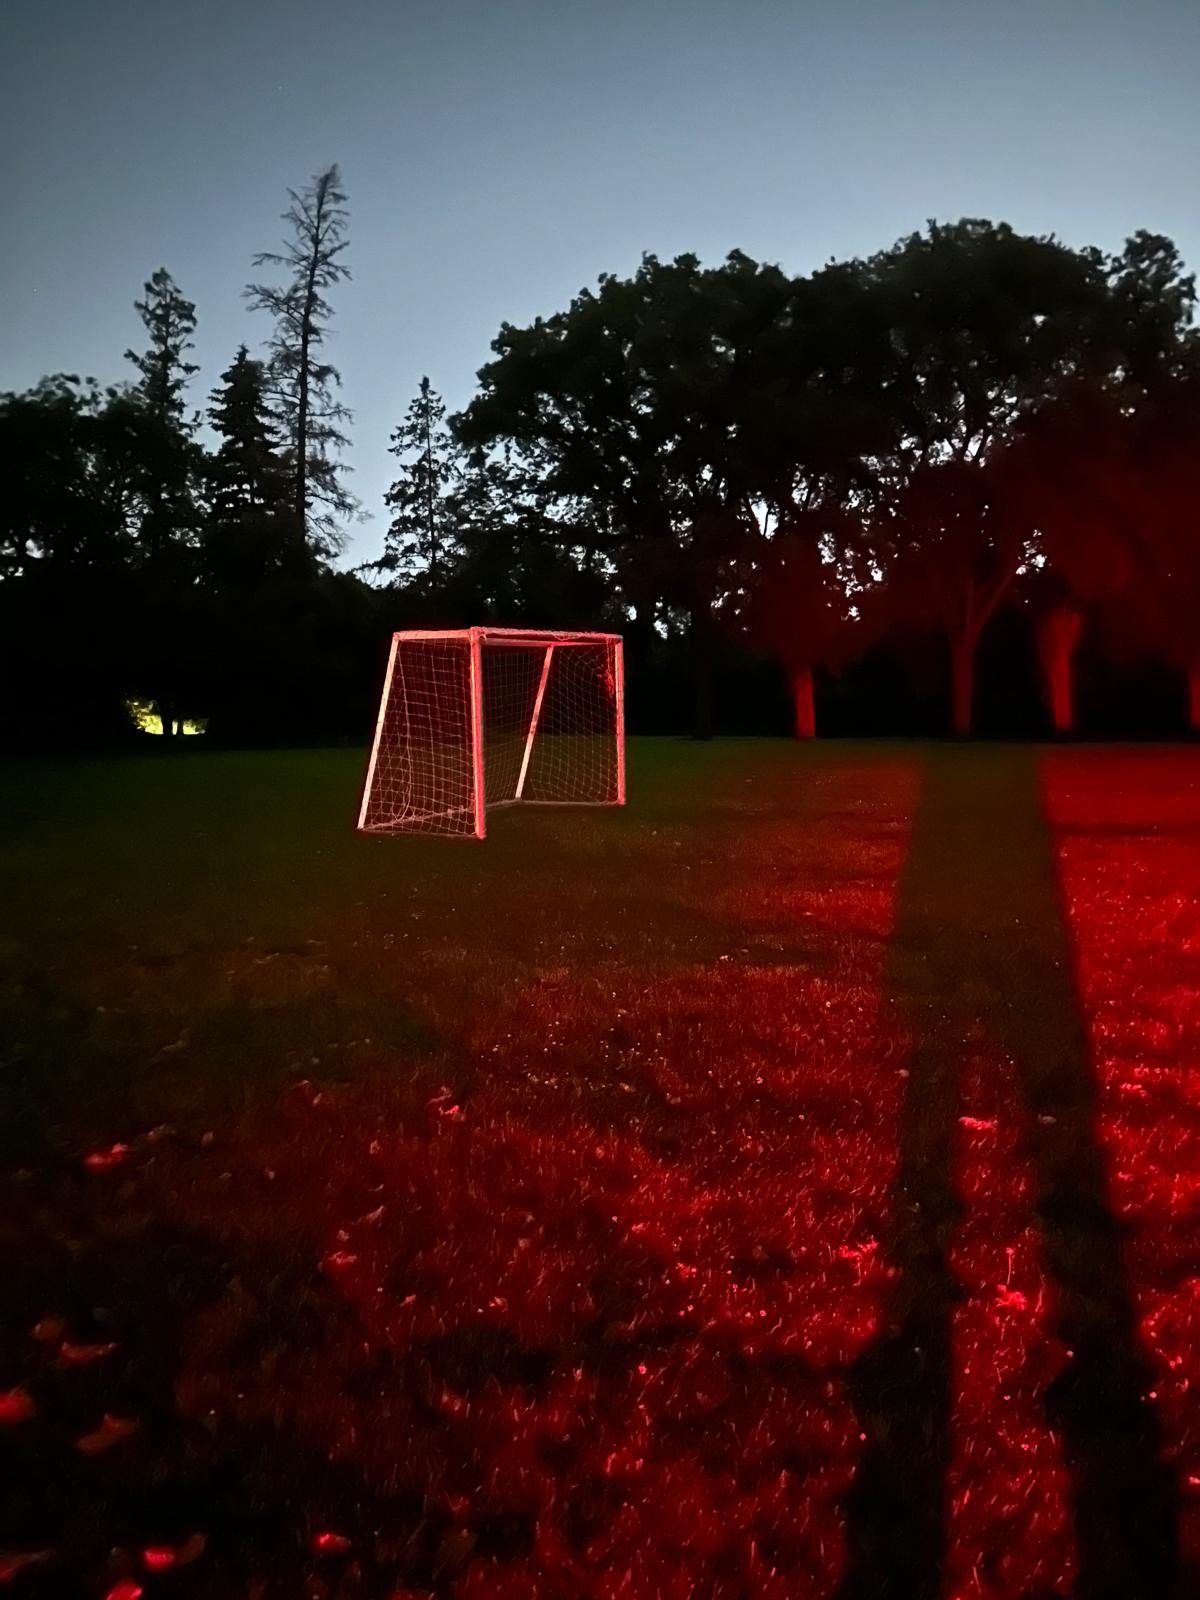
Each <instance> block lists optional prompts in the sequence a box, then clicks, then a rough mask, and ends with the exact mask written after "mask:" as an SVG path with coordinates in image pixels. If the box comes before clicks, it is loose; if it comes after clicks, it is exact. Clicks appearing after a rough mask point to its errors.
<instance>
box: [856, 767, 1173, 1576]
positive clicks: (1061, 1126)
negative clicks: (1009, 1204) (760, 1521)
mask: <svg viewBox="0 0 1200 1600" xmlns="http://www.w3.org/2000/svg"><path fill="white" fill-rule="evenodd" d="M885 991H886V994H887V996H888V1000H889V1003H890V1004H891V1005H893V1006H894V1007H895V1008H896V1013H897V1020H898V1022H899V1024H900V1026H901V1027H902V1028H903V1029H904V1031H905V1032H906V1033H907V1035H908V1037H909V1039H910V1041H911V1046H910V1052H911V1053H910V1062H909V1070H910V1074H911V1076H910V1080H909V1088H908V1095H907V1098H906V1103H905V1106H904V1111H903V1114H902V1119H901V1129H900V1141H901V1153H900V1164H899V1168H898V1172H897V1177H896V1182H895V1186H894V1193H893V1211H892V1215H893V1235H892V1238H891V1239H890V1241H889V1250H890V1256H891V1261H892V1264H893V1266H894V1268H895V1270H896V1279H895V1283H894V1289H893V1295H892V1301H891V1305H890V1307H889V1311H888V1316H887V1320H886V1323H885V1327H884V1330H883V1332H882V1334H881V1336H880V1337H879V1339H878V1340H877V1341H876V1342H875V1344H874V1345H873V1346H872V1347H871V1348H870V1349H869V1350H868V1351H867V1352H866V1354H865V1356H864V1357H863V1359H862V1360H861V1361H860V1362H859V1364H858V1366H857V1369H856V1371H855V1373H854V1375H853V1390H854V1396H855V1403H856V1406H857V1408H858V1413H859V1417H860V1420H861V1423H862V1428H863V1431H864V1432H865V1433H866V1435H867V1440H866V1444H865V1446H864V1455H863V1459H862V1464H861V1467H860V1470H859V1473H858V1477H857V1479H856V1483H855V1487H854V1489H853V1491H852V1493H851V1495H850V1497H849V1500H848V1504H847V1515H848V1547H849V1567H848V1572H847V1577H846V1581H845V1584H844V1585H843V1589H842V1596H843V1600H867V1597H875V1596H880V1597H888V1596H896V1597H900V1596H911V1597H915V1600H922V1597H926V1596H928V1597H930V1600H933V1597H935V1596H937V1595H938V1594H939V1593H940V1591H941V1588H942V1578H943V1570H944V1565H945V1543H946V1476H947V1468H948V1464H949V1455H950V1415H951V1408H952V1384H953V1374H952V1371H951V1320H952V1313H953V1308H954V1304H955V1300H956V1296H957V1293H958V1290H957V1286H956V1283H955V1280H954V1277H953V1274H952V1272H951V1270H950V1266H949V1263H948V1247H949V1242H950V1237H951V1234H952V1231H953V1228H954V1225H955V1221H956V1218H957V1212H958V1205H957V1200H956V1197H955V1194H954V1190H953V1178H952V1168H951V1162H952V1154H953V1135H954V1129H955V1122H956V1118H957V1116H958V1111H959V1092H960V1080H961V1077H962V1073H963V1068H964V1063H965V1061H966V1060H967V1058H968V1057H969V1056H970V1054H971V1052H972V1050H973V1049H974V1048H975V1047H976V1046H977V1045H978V1044H979V1043H980V1042H981V1041H982V1040H984V1039H987V1040H990V1041H991V1042H992V1043H993V1044H996V1045H999V1046H1001V1047H1002V1048H1003V1049H1005V1050H1006V1051H1007V1052H1008V1053H1009V1055H1010V1056H1011V1057H1012V1058H1013V1060H1014V1062H1015V1064H1016V1072H1017V1081H1018V1084H1019V1086H1020V1091H1021V1094H1022V1097H1023V1101H1024V1105H1025V1109H1026V1111H1027V1112H1028V1113H1029V1114H1030V1120H1031V1123H1032V1126H1033V1127H1034V1129H1035V1132H1036V1137H1035V1138H1034V1139H1033V1147H1032V1150H1031V1155H1032V1158H1033V1160H1034V1162H1035V1165H1036V1170H1037V1174H1038V1215H1039V1221H1040V1225H1041V1227H1042V1229H1043V1233H1044V1241H1045V1270H1046V1271H1047V1273H1048V1275H1049V1276H1050V1277H1051V1278H1052V1279H1053V1280H1054V1282H1055V1284H1056V1289H1057V1296H1058V1304H1059V1307H1060V1317H1059V1323H1060V1326H1059V1331H1060V1333H1061V1335H1062V1337H1063V1340H1064V1342H1065V1344H1066V1345H1067V1346H1068V1348H1069V1349H1071V1350H1072V1352H1073V1359H1072V1362H1071V1366H1070V1367H1069V1369H1068V1371H1067V1373H1066V1374H1065V1375H1064V1377H1063V1379H1062V1380H1061V1381H1060V1382H1059V1383H1058V1384H1057V1385H1056V1386H1055V1388H1054V1391H1053V1392H1052V1393H1051V1394H1050V1395H1048V1396H1047V1404H1048V1408H1049V1411H1050V1420H1051V1422H1052V1423H1053V1425H1054V1426H1055V1427H1056V1428H1057V1429H1058V1430H1059V1432H1060V1433H1061V1435H1062V1437H1063V1442H1064V1451H1065V1454H1066V1457H1067V1460H1068V1462H1069V1464H1070V1466H1071V1469H1072V1475H1073V1485H1074V1490H1073V1493H1074V1513H1075V1519H1076V1529H1077V1543H1078V1548H1079V1559H1080V1577H1079V1583H1078V1587H1077V1593H1078V1594H1079V1595H1080V1596H1081V1597H1084V1600H1109V1597H1112V1600H1116V1597H1117V1596H1118V1595H1119V1596H1123V1597H1136V1596H1142V1595H1146V1596H1149V1595H1155V1596H1165V1595H1170V1594H1171V1593H1172V1592H1174V1591H1175V1589H1176V1584H1177V1532H1176V1508H1175V1505H1174V1501H1173V1498H1172V1490H1171V1485H1170V1480H1169V1477H1168V1476H1167V1474H1165V1473H1164V1471H1163V1469H1162V1468H1161V1466H1160V1464H1159V1453H1158V1443H1159V1441H1158V1437H1157V1433H1156V1428H1155V1420H1154V1416H1153V1413H1152V1410H1151V1408H1150V1406H1149V1404H1148V1403H1147V1401H1146V1399H1145V1398H1144V1396H1145V1393H1146V1390H1147V1388H1148V1379H1147V1375H1146V1373H1145V1371H1144V1370H1143V1366H1142V1362H1141V1359H1140V1355H1139V1352H1138V1347H1137V1343H1136V1339H1135V1336H1134V1323H1133V1315H1132V1310H1131V1299H1130V1293H1129V1287H1128V1283H1127V1281H1126V1277H1125V1271H1124V1263H1123V1259H1122V1250H1121V1239H1120V1235H1119V1231H1118V1229H1117V1227H1116V1224H1115V1223H1114V1221H1113V1218H1112V1215H1111V1212H1110V1211H1109V1209H1108V1206H1107V1203H1106V1197H1105V1190H1104V1183H1103V1174H1102V1169H1101V1161H1100V1156H1099V1153H1098V1150H1097V1147H1096V1143H1095V1140H1094V1136H1093V1115H1094V1107H1093V1091H1092V1080H1091V1075H1090V1072H1089V1068H1088V1056H1087V1050H1086V1045H1085V1040H1084V1034H1083V1029H1082V1026H1081V1023H1080V1019H1079V1015H1078V1010H1077V1003H1076V997H1075V993H1074V988H1073V984H1072V966H1071V959H1070V950H1069V945H1068V940H1067V935H1066V931H1065V927H1064V924H1063V920H1062V916H1061V912H1060V906H1059V901H1058V894H1057V889H1056V883H1055V877H1054V867H1053V859H1052V855H1051V849H1050V840H1049V837H1048V833H1047V829H1046V827H1045V824H1044V822H1043V819H1042V816H1041V812H1040V809H1039V805H1038V791H1037V783H1036V772H1035V768H1034V759H1033V757H1032V755H1031V754H1030V753H1028V752H1025V751H1019V750H1014V749H1012V748H1004V747H994V748H990V749H983V750H980V749H973V750H970V751H966V750H960V749H956V748H947V749H945V750H943V751H938V752H935V753H934V754H932V755H931V756H930V758H929V760H928V763H927V767H926V772H925V778H924V785H923V790H922V796H921V801H920V804H919V806H918V810H917V816H916V821H915V826H914V832H913V837H912V843H911V847H910V852H909V857H908V861H907V863H906V866H905V870H904V872H903V874H902V877H901V883H900V902H899V907H898V914H897V923H896V930H895V934H894V936H893V941H892V947H891V952H890V956H889V961H888V964H887V970H886V974H885Z"/></svg>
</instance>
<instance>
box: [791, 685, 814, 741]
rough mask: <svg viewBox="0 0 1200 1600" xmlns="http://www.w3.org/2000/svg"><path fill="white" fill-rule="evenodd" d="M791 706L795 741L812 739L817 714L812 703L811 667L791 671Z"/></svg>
mask: <svg viewBox="0 0 1200 1600" xmlns="http://www.w3.org/2000/svg"><path fill="white" fill-rule="evenodd" d="M792 705H793V707H794V708H795V723H794V729H795V734H796V737H797V739H812V738H814V737H815V736H816V732H817V714H816V708H815V705H814V702H813V670H812V668H811V667H794V668H793V669H792Z"/></svg>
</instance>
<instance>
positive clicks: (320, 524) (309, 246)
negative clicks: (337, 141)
mask: <svg viewBox="0 0 1200 1600" xmlns="http://www.w3.org/2000/svg"><path fill="white" fill-rule="evenodd" d="M288 196H289V199H290V202H291V203H290V205H289V206H288V209H287V210H286V211H285V212H284V213H283V220H284V221H285V222H286V223H287V224H288V225H289V226H290V228H291V230H292V237H291V239H290V240H288V241H287V242H286V243H285V244H284V247H283V249H282V250H281V251H272V250H264V251H261V252H260V253H259V254H258V255H256V256H255V258H254V265H255V266H256V267H258V266H273V267H281V268H282V269H283V270H284V272H285V273H286V282H284V283H283V284H282V285H281V286H274V285H271V284H263V283H254V284H250V285H249V286H248V288H247V290H246V294H247V297H248V299H249V301H250V306H251V309H253V310H256V311H267V312H269V313H270V314H271V316H272V317H274V319H275V328H274V332H273V333H272V336H271V340H270V345H269V348H270V352H271V355H270V364H269V373H270V378H271V383H272V387H273V395H274V402H275V407H276V415H277V417H278V419H279V422H280V424H281V428H282V431H283V435H284V438H285V440H286V441H287V448H288V460H289V465H290V470H291V479H292V505H293V509H294V512H295V526H296V528H297V529H298V530H300V534H299V536H300V537H301V538H303V537H305V536H307V538H308V540H309V542H310V543H311V545H312V548H313V550H314V551H315V552H316V553H317V555H319V556H322V557H324V556H329V555H332V554H333V553H334V552H335V551H336V550H337V549H339V548H340V545H341V542H342V537H343V536H342V534H341V532H340V530H339V528H338V518H339V517H346V516H349V515H350V514H351V513H352V512H353V511H354V509H355V505H356V502H355V500H354V497H353V495H351V494H350V493H349V491H348V490H347V489H346V488H345V486H344V485H343V483H342V482H341V474H342V473H343V472H345V471H346V470H347V469H346V467H345V465H344V464H343V463H341V462H339V461H337V460H335V459H333V457H334V454H335V453H336V452H337V451H338V450H340V449H342V448H343V447H344V446H345V444H346V443H347V439H346V436H345V434H344V433H343V432H342V431H341V425H342V424H343V423H347V422H349V421H351V420H352V419H351V413H350V412H349V411H348V410H347V408H346V407H345V406H344V405H343V404H342V403H341V402H340V401H339V400H338V399H337V397H336V391H337V390H338V389H339V388H340V386H341V376H340V374H339V373H338V370H337V368H336V367H335V366H333V365H332V363H331V362H329V361H325V360H322V359H321V358H320V353H321V350H322V347H323V345H324V343H325V338H326V334H327V331H328V328H327V324H328V322H329V320H330V318H331V317H332V316H333V307H332V306H331V305H330V303H329V301H328V300H327V299H326V298H325V293H326V291H327V290H329V289H332V288H333V287H334V286H335V285H337V284H339V283H341V282H342V281H343V280H344V279H346V278H349V276H350V269H349V267H347V266H346V264H345V262H344V261H343V260H342V254H343V252H344V251H345V250H346V248H347V247H348V245H349V242H350V241H349V239H348V237H347V234H346V228H347V224H348V220H349V213H348V212H347V210H346V195H345V192H344V191H343V190H342V187H341V177H340V174H339V172H338V169H337V167H336V165H335V166H331V167H327V168H326V169H325V171H324V172H320V173H317V174H316V175H315V176H314V178H313V180H312V182H311V183H310V184H309V186H308V188H306V189H305V190H304V191H303V193H300V194H298V193H297V192H296V191H295V190H294V189H289V190H288Z"/></svg>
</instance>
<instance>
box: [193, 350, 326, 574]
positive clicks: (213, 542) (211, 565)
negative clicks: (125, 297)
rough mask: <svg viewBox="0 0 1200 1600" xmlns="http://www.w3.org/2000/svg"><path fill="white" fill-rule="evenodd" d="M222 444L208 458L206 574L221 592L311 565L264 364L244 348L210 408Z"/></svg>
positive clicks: (232, 364)
mask: <svg viewBox="0 0 1200 1600" xmlns="http://www.w3.org/2000/svg"><path fill="white" fill-rule="evenodd" d="M208 417H209V421H210V423H211V424H212V427H213V430H214V432H215V433H216V434H217V437H218V438H219V439H220V444H219V445H218V447H217V449H216V451H215V453H214V454H213V455H212V456H211V457H210V458H209V461H208V470H207V478H208V491H209V493H208V498H209V512H208V518H207V520H206V524H205V530H204V538H203V559H204V567H205V571H206V575H207V576H208V578H209V580H210V581H211V582H212V583H214V584H215V585H216V586H217V587H218V588H220V589H232V588H240V589H245V588H248V587H255V586H257V585H259V584H261V583H263V582H264V581H265V580H266V579H267V578H268V577H270V576H271V575H272V574H282V573H285V572H295V571H299V570H304V569H307V567H309V566H310V565H311V561H310V558H309V556H308V553H307V551H306V549H304V548H303V547H302V546H301V547H299V548H298V545H299V541H297V539H296V538H295V524H294V516H295V511H294V506H293V502H292V494H291V487H292V486H291V480H290V477H289V474H288V470H287V465H286V463H285V462H284V460H283V458H282V456H281V455H280V452H279V449H278V440H277V436H276V429H275V422H274V419H273V417H272V416H271V413H270V409H269V402H268V398H267V392H266V375H265V372H264V369H263V364H262V362H261V361H254V360H252V359H251V357H250V354H249V351H248V350H247V349H246V346H245V345H244V344H243V345H241V346H240V347H239V349H238V351H237V354H236V355H235V356H234V358H233V361H232V362H231V363H230V365H229V366H228V367H227V368H226V370H225V371H224V372H223V373H222V375H221V383H220V386H219V387H218V388H217V389H215V390H214V391H213V395H212V400H211V404H210V405H209V408H208Z"/></svg>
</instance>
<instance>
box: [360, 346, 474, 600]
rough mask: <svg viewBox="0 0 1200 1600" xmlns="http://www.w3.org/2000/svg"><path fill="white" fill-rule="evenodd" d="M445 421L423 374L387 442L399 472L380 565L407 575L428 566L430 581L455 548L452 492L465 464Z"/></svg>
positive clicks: (438, 398) (387, 500)
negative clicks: (389, 440) (461, 463)
mask: <svg viewBox="0 0 1200 1600" xmlns="http://www.w3.org/2000/svg"><path fill="white" fill-rule="evenodd" d="M445 422H446V408H445V406H444V405H443V404H442V398H441V396H440V395H439V394H438V393H437V392H436V391H435V390H434V389H433V388H431V387H430V383H429V379H428V378H422V379H421V387H420V389H419V390H418V392H417V395H416V398H415V399H414V400H413V401H412V403H411V405H410V406H409V408H408V410H407V412H406V413H405V416H404V421H403V422H402V423H400V425H399V426H398V427H397V428H396V429H395V431H394V432H393V434H392V438H391V443H390V445H389V447H388V448H389V450H390V451H391V453H392V455H394V456H396V457H397V459H398V460H399V462H400V473H399V476H398V477H397V478H396V480H395V482H394V483H393V484H392V486H391V488H390V489H389V490H388V492H387V494H386V495H385V496H384V501H385V504H386V505H387V506H388V508H389V509H390V511H391V513H392V520H391V522H390V524H389V525H388V530H387V533H386V535H385V552H384V556H383V560H382V562H381V563H380V565H382V566H384V567H386V568H388V569H389V570H391V571H399V572H401V573H404V574H405V575H411V574H413V573H414V572H416V571H419V570H424V571H426V572H427V573H428V575H429V580H430V582H431V584H436V583H437V582H438V580H439V578H440V577H441V574H442V569H443V567H444V565H445V563H446V562H447V560H449V559H452V558H453V556H454V554H455V552H456V520H457V519H456V516H455V508H454V499H453V494H454V489H455V485H456V484H457V482H458V480H459V478H460V476H461V468H460V464H459V462H458V461H457V460H456V450H455V445H454V440H453V437H452V436H451V433H450V430H449V429H448V428H447V427H446V425H445Z"/></svg>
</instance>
